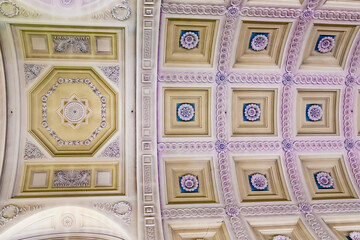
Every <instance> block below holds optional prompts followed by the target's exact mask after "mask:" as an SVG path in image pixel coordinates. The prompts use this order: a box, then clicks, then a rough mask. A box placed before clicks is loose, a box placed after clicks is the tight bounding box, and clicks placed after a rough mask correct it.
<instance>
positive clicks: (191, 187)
mask: <svg viewBox="0 0 360 240" xmlns="http://www.w3.org/2000/svg"><path fill="white" fill-rule="evenodd" d="M180 186H181V189H182V190H183V191H184V192H197V191H198V189H199V180H198V178H197V176H195V175H192V174H186V175H184V176H182V177H180Z"/></svg>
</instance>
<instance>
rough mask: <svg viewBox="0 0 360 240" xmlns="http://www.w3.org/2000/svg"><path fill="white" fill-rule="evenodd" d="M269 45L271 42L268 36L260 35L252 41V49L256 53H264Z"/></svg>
mask: <svg viewBox="0 0 360 240" xmlns="http://www.w3.org/2000/svg"><path fill="white" fill-rule="evenodd" d="M268 44H269V40H268V38H267V36H265V35H263V34H258V35H256V36H255V37H254V38H253V39H252V40H251V49H252V50H254V51H262V50H264V49H265V48H266V47H267V45H268Z"/></svg>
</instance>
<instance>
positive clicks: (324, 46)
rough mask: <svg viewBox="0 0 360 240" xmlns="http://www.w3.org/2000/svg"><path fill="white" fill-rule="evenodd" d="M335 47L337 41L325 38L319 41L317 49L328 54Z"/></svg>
mask: <svg viewBox="0 0 360 240" xmlns="http://www.w3.org/2000/svg"><path fill="white" fill-rule="evenodd" d="M334 46H335V39H334V38H333V37H324V38H322V39H321V40H320V41H319V43H318V45H317V48H318V51H319V52H321V53H328V52H330V51H331V50H332V49H333V48H334Z"/></svg>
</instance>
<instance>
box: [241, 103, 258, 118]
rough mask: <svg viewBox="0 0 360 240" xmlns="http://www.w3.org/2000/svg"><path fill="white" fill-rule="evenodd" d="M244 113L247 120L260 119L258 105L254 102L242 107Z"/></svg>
mask: <svg viewBox="0 0 360 240" xmlns="http://www.w3.org/2000/svg"><path fill="white" fill-rule="evenodd" d="M244 115H245V118H246V120H248V121H252V122H253V121H256V120H259V119H260V115H261V109H260V107H259V105H257V104H254V103H250V104H249V105H247V106H246V107H245V109H244Z"/></svg>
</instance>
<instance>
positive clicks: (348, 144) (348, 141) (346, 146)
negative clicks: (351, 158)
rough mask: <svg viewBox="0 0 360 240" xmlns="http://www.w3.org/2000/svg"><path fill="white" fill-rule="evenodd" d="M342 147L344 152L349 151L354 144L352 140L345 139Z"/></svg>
mask: <svg viewBox="0 0 360 240" xmlns="http://www.w3.org/2000/svg"><path fill="white" fill-rule="evenodd" d="M344 145H345V148H346V150H348V151H350V150H351V149H353V148H354V147H355V142H354V141H353V140H352V139H345V141H344Z"/></svg>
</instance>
